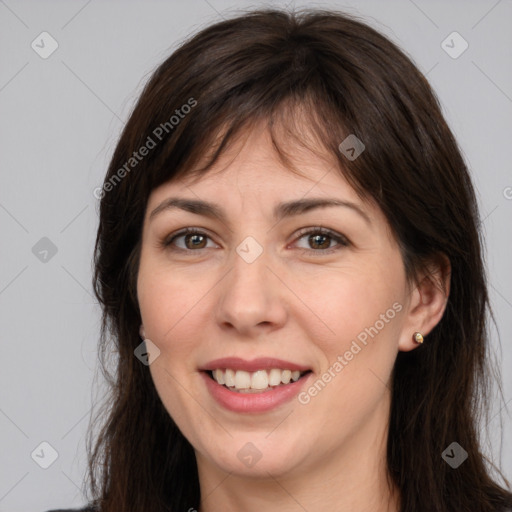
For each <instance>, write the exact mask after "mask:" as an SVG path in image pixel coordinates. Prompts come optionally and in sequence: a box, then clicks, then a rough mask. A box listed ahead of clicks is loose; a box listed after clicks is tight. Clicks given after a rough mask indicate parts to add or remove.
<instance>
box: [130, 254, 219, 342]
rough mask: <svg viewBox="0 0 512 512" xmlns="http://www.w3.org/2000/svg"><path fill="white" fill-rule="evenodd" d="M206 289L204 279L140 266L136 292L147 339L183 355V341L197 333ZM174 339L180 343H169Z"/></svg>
mask: <svg viewBox="0 0 512 512" xmlns="http://www.w3.org/2000/svg"><path fill="white" fill-rule="evenodd" d="M210 288H211V284H210V283H209V282H208V280H207V279H204V277H203V278H202V279H200V280H199V279H197V278H194V276H188V275H183V274H180V273H179V272H170V271H169V270H168V269H162V270H160V269H158V267H157V266H156V265H154V266H152V267H151V263H150V262H149V261H148V262H147V264H141V267H140V271H139V279H138V283H137V292H138V298H139V306H140V311H141V316H142V321H143V323H144V326H145V329H146V335H147V337H148V338H150V339H151V340H152V341H153V342H155V343H156V344H157V345H158V346H159V348H160V349H161V350H165V351H166V352H171V351H172V352H174V351H183V352H186V350H187V340H190V339H193V338H194V335H196V336H197V332H198V330H199V329H201V319H200V317H201V315H202V307H201V305H202V302H204V298H205V296H206V294H207V292H208V290H209V289H210ZM177 338H179V339H180V343H173V340H175V339H177Z"/></svg>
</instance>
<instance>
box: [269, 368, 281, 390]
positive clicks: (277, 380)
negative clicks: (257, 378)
mask: <svg viewBox="0 0 512 512" xmlns="http://www.w3.org/2000/svg"><path fill="white" fill-rule="evenodd" d="M268 383H269V384H270V385H271V386H279V384H281V370H279V369H278V368H272V370H270V374H269V377H268Z"/></svg>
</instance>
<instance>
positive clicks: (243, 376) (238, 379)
mask: <svg viewBox="0 0 512 512" xmlns="http://www.w3.org/2000/svg"><path fill="white" fill-rule="evenodd" d="M250 387H251V374H250V373H249V372H244V371H243V370H238V371H237V372H236V373H235V388H236V389H248V388H250Z"/></svg>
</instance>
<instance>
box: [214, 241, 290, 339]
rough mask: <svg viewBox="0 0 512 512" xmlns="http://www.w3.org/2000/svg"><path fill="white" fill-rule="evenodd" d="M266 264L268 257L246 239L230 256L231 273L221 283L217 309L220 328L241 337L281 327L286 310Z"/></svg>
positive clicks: (261, 248)
mask: <svg viewBox="0 0 512 512" xmlns="http://www.w3.org/2000/svg"><path fill="white" fill-rule="evenodd" d="M269 263H270V261H269V254H268V253H267V252H266V251H265V250H264V248H263V246H262V245H260V244H259V243H258V242H257V241H256V240H255V239H254V238H252V237H247V238H246V239H245V240H244V241H242V242H241V243H240V244H239V246H238V247H237V248H236V252H235V251H234V253H233V255H232V263H231V264H232V266H231V271H230V272H229V273H228V275H227V276H226V279H223V285H222V289H221V294H220V300H219V303H218V306H217V320H218V322H219V324H221V325H223V326H226V325H230V326H232V327H234V328H235V329H236V330H238V331H239V332H240V333H244V334H247V333H250V332H251V331H253V330H256V331H257V330H259V329H261V327H262V326H269V325H272V326H274V327H277V326H279V325H282V323H283V322H284V321H285V317H286V310H285V308H284V304H283V301H282V296H281V293H282V291H281V290H279V287H278V286H277V285H276V283H275V282H273V280H272V278H271V275H272V273H271V272H270V271H269V270H268V268H267V266H268V265H269ZM267 328H268V327H267ZM256 331H255V332H256Z"/></svg>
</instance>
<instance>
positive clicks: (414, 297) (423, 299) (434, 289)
mask: <svg viewBox="0 0 512 512" xmlns="http://www.w3.org/2000/svg"><path fill="white" fill-rule="evenodd" d="M450 275H451V265H450V260H449V259H448V258H447V257H446V256H444V255H439V256H438V257H436V258H435V260H434V259H432V260H431V261H430V262H429V263H428V265H427V266H426V267H425V269H424V270H423V271H422V272H421V273H420V275H419V276H418V279H417V280H416V281H415V283H414V284H413V285H412V286H411V292H410V301H409V305H408V307H407V310H406V312H405V318H404V324H403V329H402V333H401V335H400V340H399V343H398V349H399V350H401V351H402V352H409V351H410V350H413V349H415V348H417V347H418V344H417V343H416V342H415V341H414V340H413V334H414V333H415V332H420V333H421V334H422V335H423V336H424V337H426V336H427V334H428V333H430V332H431V331H432V329H434V327H435V326H436V325H437V324H438V323H439V321H440V320H441V318H442V317H443V314H444V312H445V309H446V304H447V302H448V296H449V294H450ZM425 341H426V342H427V343H428V339H426V340H425Z"/></svg>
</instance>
